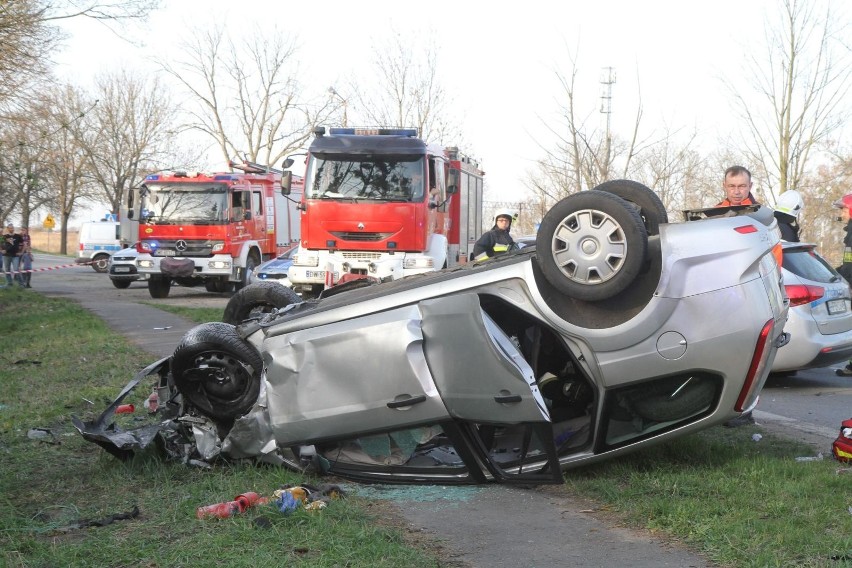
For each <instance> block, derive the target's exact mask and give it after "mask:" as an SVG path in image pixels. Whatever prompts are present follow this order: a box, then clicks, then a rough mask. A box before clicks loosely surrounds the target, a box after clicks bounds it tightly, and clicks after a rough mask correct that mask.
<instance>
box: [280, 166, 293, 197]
mask: <svg viewBox="0 0 852 568" xmlns="http://www.w3.org/2000/svg"><path fill="white" fill-rule="evenodd" d="M288 160H289V161H290V162H291V164H292V162H293V160H292V158H287V160H284V162H285V163H286V162H287V161H288ZM285 167H286V166H285ZM292 183H293V172H284V173H282V174H281V195H290V186H291V185H292Z"/></svg>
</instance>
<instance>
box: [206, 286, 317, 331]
mask: <svg viewBox="0 0 852 568" xmlns="http://www.w3.org/2000/svg"><path fill="white" fill-rule="evenodd" d="M301 301H302V298H300V297H299V295H298V294H297V293H296V292H294V291H293V289H292V288H288V287H287V286H282V285H281V284H279V283H278V282H257V283H255V284H251V285H249V286H246V287H245V288H243V289H241V290H239V291H237V293H236V294H234V295H233V296H231V298H230V299H229V300H228V303H227V305H225V313H224V315H223V317H222V321H224V322H225V323H230V324H233V325H237V324H238V323H240V322H243V321H245V320H247V319H250V318H255V317H260V316H262V315H263V314H267V313H270V312H272V311H273V310H277V309H279V308H283V307H286V306H289V305H290V304H298V303H299V302H301Z"/></svg>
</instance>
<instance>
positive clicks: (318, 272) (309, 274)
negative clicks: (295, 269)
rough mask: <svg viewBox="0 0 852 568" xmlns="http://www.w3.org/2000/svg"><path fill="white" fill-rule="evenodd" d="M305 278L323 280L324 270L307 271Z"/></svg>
mask: <svg viewBox="0 0 852 568" xmlns="http://www.w3.org/2000/svg"><path fill="white" fill-rule="evenodd" d="M305 276H307V277H308V278H325V270H307V271H305Z"/></svg>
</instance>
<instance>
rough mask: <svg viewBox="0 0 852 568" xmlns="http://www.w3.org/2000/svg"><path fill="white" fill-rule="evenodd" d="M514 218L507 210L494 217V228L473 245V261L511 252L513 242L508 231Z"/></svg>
mask: <svg viewBox="0 0 852 568" xmlns="http://www.w3.org/2000/svg"><path fill="white" fill-rule="evenodd" d="M514 218H515V215H514V213H512V212H511V211H508V210H503V211H499V212H498V213H497V215H495V216H494V227H492V228H491V230H490V231H488V232H486V233H483V234H482V236H481V237H479V240H478V241H476V244H475V245H473V259H474V260H477V261H479V260H485V259H486V258H491V257H493V256H496V255H498V254H503V253H505V252H508V251H509V250H511V248H512V246H513V245H514V244H515V241H514V240H513V239H512V235H510V234H509V231H510V230H511V228H512V221H513V220H514Z"/></svg>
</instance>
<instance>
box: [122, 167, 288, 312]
mask: <svg viewBox="0 0 852 568" xmlns="http://www.w3.org/2000/svg"><path fill="white" fill-rule="evenodd" d="M230 167H231V168H232V170H240V171H236V172H233V171H232V172H227V173H199V172H178V171H164V172H158V173H155V174H150V175H148V176H146V177H145V180H144V181H143V182H142V184H141V185H140V186H139V187H138V188H134V189H132V190H130V191H129V192H128V194H127V195H126V197H125V205H124V208H123V209H124V211H123V213H124V215H123V216H122V221H123V222H124V224H125V226H126V227H128V226H129V227H130V228H131V230H132V229H133V228H134V227H135V228H136V234H137V237H136V241H137V244H136V250H137V252H138V253H139V256H138V257H137V259H136V267H137V270H138V272H139V273H140V274H147V275H148V276H147V277H148V291H149V292H150V294H151V297H152V298H165V297H167V296H168V295H169V290H170V288H171V285H172V282H176V283H178V284H180V285H182V286H194V285H198V284H201V283H203V284H204V285H205V287H206V288H207V290H208V291H210V292H227V291H229V290H230V289H231V288H236V289H239V288H242V287H243V286H245V285H246V284H247V279H248V277H249V274H250V273H251V271H252V270H253V269H254V268H255V267H256V266H257V265H259V264H260V263H261V262H263V261H265V260H268V259H270V258H273V257H274V256H276V255H277V254H279V253H280V252H283V250H284V249H285V247H287V245H289V244H290V242H291V241H295V240H296V239H297V238H298V222H299V214H298V210H297V205H298V201H297V200H294V199H292V198H289V197H287V196H285V195H284V194H283V193H282V191H281V184H282V180H285V181H284V183H285V184H286V185H287V187H288V192H290V193H298V192H299V191H301V187H302V185H303V184H302V178H301V177H298V176H293V175H292V173H291V172H282V171H281V170H273V169H271V168H268V167H266V166H261V165H258V164H254V163H251V162H245V163H239V164H238V163H234V162H231V163H230Z"/></svg>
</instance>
